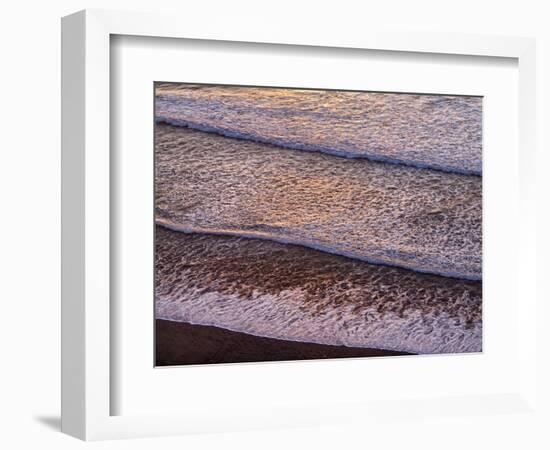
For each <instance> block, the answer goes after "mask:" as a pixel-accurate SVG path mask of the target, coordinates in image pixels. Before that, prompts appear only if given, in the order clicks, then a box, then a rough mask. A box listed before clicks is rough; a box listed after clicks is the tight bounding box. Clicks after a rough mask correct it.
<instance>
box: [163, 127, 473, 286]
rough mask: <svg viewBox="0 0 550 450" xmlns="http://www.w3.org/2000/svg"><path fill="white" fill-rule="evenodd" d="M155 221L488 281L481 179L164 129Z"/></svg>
mask: <svg viewBox="0 0 550 450" xmlns="http://www.w3.org/2000/svg"><path fill="white" fill-rule="evenodd" d="M156 172H157V175H156V176H157V181H156V201H155V205H156V220H157V223H160V224H163V225H166V226H169V227H170V228H172V229H174V230H179V231H191V232H197V231H198V232H209V233H218V234H231V235H241V236H248V237H256V238H263V239H270V240H274V241H278V242H284V243H295V244H300V245H306V246H309V247H312V248H316V249H321V250H323V251H327V252H331V253H336V254H341V255H346V256H350V257H354V258H357V259H362V260H364V261H369V262H373V263H381V264H387V265H394V266H398V267H404V268H408V269H412V270H416V271H419V272H429V273H435V274H441V275H445V276H451V277H457V278H465V279H473V280H479V279H481V178H480V177H477V176H466V175H457V174H450V173H444V172H439V171H434V170H427V169H417V168H410V167H406V166H400V165H391V164H385V163H378V162H372V161H368V160H347V159H344V158H338V157H334V156H328V155H321V154H318V153H317V154H316V153H308V152H289V151H287V150H284V149H281V148H278V147H275V146H271V145H266V144H261V143H255V142H251V141H243V140H240V139H229V138H227V137H221V136H218V135H215V134H211V133H204V132H200V131H196V130H191V129H186V128H177V127H171V126H168V125H158V126H157V134H156Z"/></svg>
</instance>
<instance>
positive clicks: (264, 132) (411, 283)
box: [155, 83, 482, 353]
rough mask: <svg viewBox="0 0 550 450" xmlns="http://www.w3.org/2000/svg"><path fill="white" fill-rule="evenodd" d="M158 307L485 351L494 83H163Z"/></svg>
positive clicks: (330, 340) (217, 321) (349, 341)
mask: <svg viewBox="0 0 550 450" xmlns="http://www.w3.org/2000/svg"><path fill="white" fill-rule="evenodd" d="M155 105H156V106H155V114H156V115H155V118H156V126H155V220H156V223H157V234H156V297H155V298H156V314H157V317H158V318H163V319H168V320H177V321H183V322H188V323H195V324H202V325H214V326H218V327H222V328H227V329H231V330H234V331H240V332H245V333H249V334H254V335H258V336H266V337H272V338H279V339H290V340H298V341H305V342H316V343H324V344H334V345H347V346H356V347H373V348H381V349H387V350H397V351H406V352H415V353H443V352H445V353H449V352H471V351H480V350H481V336H482V321H481V306H482V298H481V297H482V296H481V291H482V289H481V280H482V177H481V100H480V99H479V98H476V97H451V96H428V95H410V94H382V93H360V92H334V91H332V92H330V91H311V90H290V89H266V88H246V87H219V86H197V85H185V84H173V83H163V84H159V85H157V88H156V100H155Z"/></svg>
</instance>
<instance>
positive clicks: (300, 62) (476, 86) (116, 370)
mask: <svg viewBox="0 0 550 450" xmlns="http://www.w3.org/2000/svg"><path fill="white" fill-rule="evenodd" d="M181 23H182V22H181V20H179V19H178V18H175V17H169V16H166V15H162V14H161V15H155V14H153V15H151V14H139V13H118V12H104V11H85V12H80V13H76V14H74V15H71V16H68V17H66V18H64V19H63V38H62V44H63V89H62V90H63V99H62V100H63V189H62V193H63V252H62V255H63V339H62V341H63V342H62V343H63V348H62V355H63V366H62V373H63V403H62V408H63V420H62V427H63V431H65V432H66V433H68V434H71V435H74V436H77V437H79V438H82V439H109V438H120V437H140V436H160V435H166V434H183V433H196V432H208V431H220V430H247V429H259V428H266V427H281V426H287V425H291V426H299V425H311V424H316V425H319V424H325V423H332V424H333V423H340V422H341V423H349V424H353V423H357V422H358V421H363V420H366V419H369V420H371V419H372V420H377V419H379V418H381V417H382V418H385V419H384V420H393V418H394V416H395V405H396V404H399V405H401V406H402V407H400V408H399V410H400V414H401V415H404V416H405V417H406V418H407V417H413V416H417V417H418V415H419V414H420V415H421V414H425V415H430V414H435V415H437V414H442V415H445V414H447V413H449V412H450V411H452V414H454V415H456V414H458V415H463V416H469V415H479V414H486V415H490V414H494V413H496V412H498V411H501V410H502V409H503V408H505V409H507V410H510V411H513V412H514V413H517V414H528V413H530V412H531V413H532V412H533V411H534V410H533V406H532V401H533V399H534V398H535V397H536V385H535V382H534V379H535V374H536V367H535V357H536V355H535V354H534V353H533V352H532V349H534V348H535V340H536V339H535V337H536V335H535V327H534V324H535V317H534V311H535V307H534V304H535V294H534V287H533V286H534V283H531V281H530V277H531V275H530V273H531V271H530V270H529V269H528V266H527V265H526V264H528V262H527V261H528V259H529V258H527V256H528V255H529V254H530V252H532V251H533V248H534V241H533V240H532V238H531V235H532V234H531V231H532V228H533V226H534V225H533V219H532V213H531V212H530V211H532V207H533V205H532V203H531V202H532V200H531V199H530V196H529V195H528V192H529V189H531V188H530V184H529V177H530V174H531V172H530V171H531V170H532V158H533V146H534V144H533V134H534V133H533V129H532V127H533V126H534V125H533V123H534V121H533V118H534V114H535V110H534V97H535V90H534V89H535V88H534V84H533V77H534V43H533V42H532V41H531V40H529V39H522V38H503V37H488V36H485V37H479V36H469V35H451V34H448V35H447V34H425V35H424V34H414V33H405V34H400V33H396V32H386V31H383V30H379V29H376V30H374V29H373V30H371V31H368V32H360V33H359V32H358V31H356V32H351V31H350V33H349V34H347V35H346V34H342V35H338V36H327V35H326V34H325V33H324V32H323V31H322V30H320V29H319V30H318V31H315V27H313V30H310V32H308V33H305V32H300V31H299V30H289V31H288V32H287V31H285V32H283V31H279V30H263V31H261V30H259V29H258V28H256V27H255V26H253V25H250V26H249V27H246V26H245V27H242V28H239V29H236V28H232V27H229V26H227V28H223V27H221V28H216V29H215V30H214V29H213V28H208V27H206V28H205V27H202V26H200V24H198V23H197V24H193V23H189V22H186V23H187V25H186V26H182V25H181ZM518 117H519V120H518ZM518 161H519V163H518ZM518 164H519V166H518ZM518 167H519V170H518ZM520 293H521V295H520ZM520 297H521V301H520ZM404 374H406V377H405V376H404ZM404 380H405V382H404Z"/></svg>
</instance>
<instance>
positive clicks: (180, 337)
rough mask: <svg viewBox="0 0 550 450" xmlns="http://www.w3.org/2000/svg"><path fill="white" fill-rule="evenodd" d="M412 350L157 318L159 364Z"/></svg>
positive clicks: (345, 355) (171, 364)
mask: <svg viewBox="0 0 550 450" xmlns="http://www.w3.org/2000/svg"><path fill="white" fill-rule="evenodd" d="M408 354H410V353H403V352H392V351H386V350H377V349H368V348H352V347H343V346H334V345H321V344H310V343H306V342H294V341H283V340H279V339H271V338H265V337H258V336H253V335H250V334H246V333H237V332H235V331H229V330H225V329H223V328H217V327H210V326H203V325H191V324H188V323H183V322H172V321H168V320H161V319H157V320H156V365H157V366H176V365H189V364H213V363H239V362H259V361H290V360H306V359H328V358H359V357H366V356H368V357H373V356H399V355H408Z"/></svg>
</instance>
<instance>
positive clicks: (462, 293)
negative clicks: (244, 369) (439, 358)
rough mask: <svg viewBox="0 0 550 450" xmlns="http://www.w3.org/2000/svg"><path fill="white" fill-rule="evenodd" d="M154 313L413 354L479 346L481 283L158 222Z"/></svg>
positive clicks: (261, 332) (276, 335) (249, 330)
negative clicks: (178, 230) (176, 229)
mask: <svg viewBox="0 0 550 450" xmlns="http://www.w3.org/2000/svg"><path fill="white" fill-rule="evenodd" d="M156 315H157V318H159V319H166V320H173V321H181V322H187V323H192V324H199V325H212V326H216V327H221V328H225V329H229V330H233V331H239V332H244V333H248V334H252V335H257V336H264V337H271V338H276V339H285V340H293V341H301V342H314V343H318V344H328V345H344V346H348V347H367V348H379V349H385V350H395V351H404V352H412V353H455V352H456V353H459V352H479V351H481V350H482V348H481V342H482V340H481V336H482V322H481V283H480V282H471V281H464V280H453V279H448V278H444V277H437V276H433V275H424V274H418V273H415V272H411V271H406V270H402V269H396V268H391V267H384V266H373V265H370V264H367V263H363V262H361V261H354V260H347V259H346V258H341V257H338V256H333V255H327V254H323V253H320V252H316V251H315V250H309V249H300V248H297V247H294V246H285V245H281V244H277V243H274V242H269V241H258V240H255V239H243V238H235V237H221V236H220V237H218V236H211V235H200V234H191V235H185V234H183V233H174V232H170V231H168V230H164V229H162V228H159V229H158V230H157V287H156Z"/></svg>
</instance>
